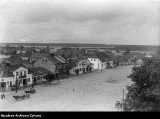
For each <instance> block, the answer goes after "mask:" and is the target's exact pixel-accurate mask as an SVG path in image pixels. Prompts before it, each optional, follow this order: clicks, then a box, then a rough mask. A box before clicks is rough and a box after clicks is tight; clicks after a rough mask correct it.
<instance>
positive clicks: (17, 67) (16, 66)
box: [6, 64, 26, 72]
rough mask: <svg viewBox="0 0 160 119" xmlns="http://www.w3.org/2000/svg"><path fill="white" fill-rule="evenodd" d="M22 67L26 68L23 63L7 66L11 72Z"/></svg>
mask: <svg viewBox="0 0 160 119" xmlns="http://www.w3.org/2000/svg"><path fill="white" fill-rule="evenodd" d="M20 67H23V68H26V67H25V66H24V65H23V64H16V65H9V66H6V68H8V71H9V72H13V71H15V70H17V69H19V68H20Z"/></svg>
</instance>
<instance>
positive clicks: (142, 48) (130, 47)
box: [1, 43, 160, 51]
mask: <svg viewBox="0 0 160 119" xmlns="http://www.w3.org/2000/svg"><path fill="white" fill-rule="evenodd" d="M1 45H13V46H41V47H46V46H52V47H54V46H55V47H81V48H101V49H110V50H121V51H125V50H130V51H155V50H157V48H160V46H159V45H117V44H76V43H1Z"/></svg>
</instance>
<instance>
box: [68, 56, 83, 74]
mask: <svg viewBox="0 0 160 119" xmlns="http://www.w3.org/2000/svg"><path fill="white" fill-rule="evenodd" d="M68 61H69V63H70V64H72V66H73V67H72V68H71V69H70V71H69V73H70V74H71V75H79V74H82V73H83V64H82V61H81V60H80V59H76V58H72V59H69V60H68Z"/></svg>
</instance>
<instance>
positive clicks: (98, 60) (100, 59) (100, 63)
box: [88, 52, 109, 70]
mask: <svg viewBox="0 0 160 119" xmlns="http://www.w3.org/2000/svg"><path fill="white" fill-rule="evenodd" d="M108 59H109V57H108V56H107V55H106V54H105V53H104V52H99V53H94V54H90V55H89V56H88V60H89V61H90V62H91V63H93V64H94V66H93V68H94V69H100V70H102V69H106V67H107V62H108Z"/></svg>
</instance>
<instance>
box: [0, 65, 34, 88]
mask: <svg viewBox="0 0 160 119" xmlns="http://www.w3.org/2000/svg"><path fill="white" fill-rule="evenodd" d="M16 82H17V83H16ZM15 85H17V86H18V87H24V86H28V85H32V74H29V73H28V69H27V68H26V67H25V66H24V65H22V64H17V65H3V66H2V65H1V68H0V88H1V89H4V90H10V89H11V87H12V86H15Z"/></svg>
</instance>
